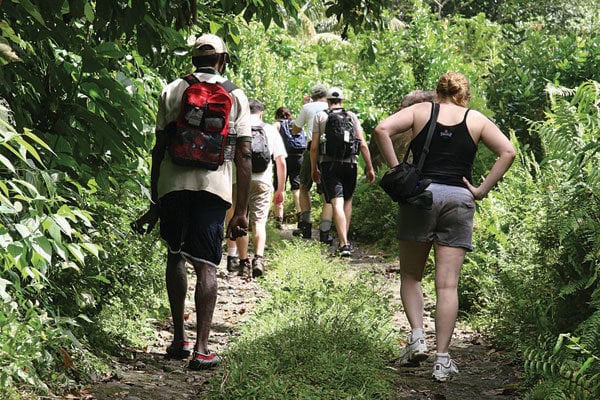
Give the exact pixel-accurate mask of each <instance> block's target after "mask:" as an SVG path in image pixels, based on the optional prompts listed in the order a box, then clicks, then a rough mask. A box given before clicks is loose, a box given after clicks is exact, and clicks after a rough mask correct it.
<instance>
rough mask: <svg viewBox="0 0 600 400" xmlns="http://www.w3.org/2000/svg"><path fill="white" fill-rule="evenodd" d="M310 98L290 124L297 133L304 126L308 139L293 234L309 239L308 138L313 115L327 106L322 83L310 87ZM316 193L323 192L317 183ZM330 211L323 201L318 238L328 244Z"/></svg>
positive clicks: (311, 182)
mask: <svg viewBox="0 0 600 400" xmlns="http://www.w3.org/2000/svg"><path fill="white" fill-rule="evenodd" d="M310 99H311V101H309V102H308V103H305V104H304V105H303V106H302V110H300V114H299V115H298V118H296V121H294V125H292V133H294V134H298V133H299V132H300V131H301V130H302V128H303V127H305V126H306V129H305V132H306V137H307V139H308V143H307V144H306V150H305V151H304V154H303V159H302V165H301V167H300V214H298V229H296V230H294V232H293V234H294V236H302V237H303V238H304V239H310V238H311V237H312V217H311V200H310V189H311V188H312V184H313V180H312V177H311V166H310V140H311V139H312V130H313V121H314V118H315V115H316V114H317V113H318V112H320V111H323V110H325V109H326V108H327V107H328V104H327V88H326V87H325V86H323V85H315V86H313V87H312V88H311V89H310ZM317 193H319V194H322V193H323V190H322V187H321V185H320V184H317ZM332 213H333V211H332V209H331V205H330V204H327V203H326V202H325V201H323V208H322V210H321V224H320V226H319V240H320V241H321V242H322V243H327V244H329V245H331V243H333V238H332V237H331V235H330V231H331V226H332V224H333V214H332Z"/></svg>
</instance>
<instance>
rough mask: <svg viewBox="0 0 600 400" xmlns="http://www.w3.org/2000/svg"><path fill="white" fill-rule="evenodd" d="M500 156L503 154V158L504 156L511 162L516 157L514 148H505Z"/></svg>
mask: <svg viewBox="0 0 600 400" xmlns="http://www.w3.org/2000/svg"><path fill="white" fill-rule="evenodd" d="M502 156H504V158H506V159H507V160H508V161H510V163H511V164H512V162H513V161H514V160H515V158H516V157H517V153H516V152H515V149H514V148H510V149H507V150H505V151H504V152H503V154H502Z"/></svg>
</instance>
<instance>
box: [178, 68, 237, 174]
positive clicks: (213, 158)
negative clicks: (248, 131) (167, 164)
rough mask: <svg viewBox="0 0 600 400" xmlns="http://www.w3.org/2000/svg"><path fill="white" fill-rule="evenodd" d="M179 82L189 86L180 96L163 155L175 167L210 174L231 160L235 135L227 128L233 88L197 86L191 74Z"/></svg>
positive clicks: (196, 79)
mask: <svg viewBox="0 0 600 400" xmlns="http://www.w3.org/2000/svg"><path fill="white" fill-rule="evenodd" d="M182 79H184V80H185V81H186V82H187V83H188V84H189V86H188V87H187V88H186V89H185V91H184V92H183V96H182V98H181V110H180V111H179V115H178V117H177V121H175V126H176V128H175V129H174V132H172V134H171V137H170V142H169V146H168V148H167V151H168V152H169V155H170V156H171V160H172V161H173V163H175V164H178V165H184V166H188V167H200V168H206V169H209V170H211V171H214V170H216V169H217V168H219V165H221V164H223V162H224V161H225V160H232V159H233V155H234V148H235V140H236V134H235V131H234V129H233V128H231V129H230V127H229V114H230V112H231V106H232V104H233V98H232V97H231V94H230V93H231V92H232V91H233V90H235V89H236V88H237V87H236V86H235V85H234V84H233V83H231V82H230V81H225V82H222V83H208V82H200V81H199V80H198V78H196V76H195V75H194V74H189V75H186V76H184V77H183V78H182Z"/></svg>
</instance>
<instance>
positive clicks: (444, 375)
mask: <svg viewBox="0 0 600 400" xmlns="http://www.w3.org/2000/svg"><path fill="white" fill-rule="evenodd" d="M456 374H458V367H457V366H456V363H455V362H454V360H453V359H451V358H449V359H448V364H446V365H444V364H443V363H442V361H441V360H439V359H438V360H436V361H435V363H434V364H433V373H432V374H431V376H433V379H435V380H436V381H438V382H446V381H448V380H450V379H452V375H456Z"/></svg>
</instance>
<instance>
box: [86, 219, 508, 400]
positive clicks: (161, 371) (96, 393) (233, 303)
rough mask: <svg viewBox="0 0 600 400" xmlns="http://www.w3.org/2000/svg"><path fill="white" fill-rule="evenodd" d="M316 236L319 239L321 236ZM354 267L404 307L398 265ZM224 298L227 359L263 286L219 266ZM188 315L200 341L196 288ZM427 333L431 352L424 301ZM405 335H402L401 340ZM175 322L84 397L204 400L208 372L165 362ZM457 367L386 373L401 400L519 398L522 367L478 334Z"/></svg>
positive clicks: (374, 260)
mask: <svg viewBox="0 0 600 400" xmlns="http://www.w3.org/2000/svg"><path fill="white" fill-rule="evenodd" d="M286 228H287V229H285V230H284V232H283V235H284V237H285V236H289V235H290V233H291V228H292V227H291V226H286ZM317 237H318V236H317ZM350 263H351V265H352V266H353V267H354V268H364V269H368V270H371V271H373V273H375V274H378V275H380V276H381V277H382V278H384V279H385V280H386V282H388V283H389V285H390V288H391V290H393V292H394V301H395V302H398V304H400V293H399V276H398V271H397V265H395V264H390V263H385V262H383V261H382V258H381V257H379V256H377V255H371V254H366V253H365V252H363V251H361V249H360V247H359V248H357V250H356V251H355V252H354V254H353V257H352V260H351V261H350ZM218 271H219V272H218V280H219V297H218V301H217V307H216V310H215V315H214V318H213V330H212V333H211V337H210V346H211V349H212V350H213V351H215V352H217V353H221V352H223V351H224V350H225V349H226V347H227V345H228V343H229V342H230V340H231V338H232V337H235V336H236V335H237V328H236V327H237V326H238V325H239V324H240V323H241V322H243V321H244V320H245V319H246V318H247V316H248V315H249V312H250V311H251V310H252V307H253V306H254V304H256V302H257V301H259V299H260V297H261V295H262V294H261V291H260V287H259V286H258V285H257V284H256V282H255V281H252V280H248V279H244V278H240V277H238V276H235V275H229V274H227V271H226V268H225V263H222V264H221V265H220V266H219V270H218ZM194 284H195V279H190V286H191V287H190V290H189V291H188V299H187V305H186V310H187V311H188V312H189V318H188V319H187V320H186V330H187V333H188V338H189V339H190V341H191V342H192V343H193V341H194V339H195V333H194V327H195V309H194V304H193V285H194ZM427 303H428V305H427V307H426V308H427V311H426V323H425V333H426V337H427V341H428V345H429V347H430V349H432V348H434V343H433V341H434V331H433V326H434V324H433V319H432V318H431V314H430V311H431V309H432V305H433V302H432V301H428V302H427ZM394 319H395V322H396V326H397V327H398V329H399V331H400V332H408V331H409V325H408V322H407V321H406V318H405V316H404V313H402V312H398V313H396V315H395V317H394ZM403 336H404V334H403ZM170 340H171V333H170V322H169V321H166V322H164V323H162V324H159V325H157V327H156V340H155V342H154V343H153V345H152V346H151V347H149V348H148V349H146V351H143V352H142V351H137V352H133V353H132V354H131V355H130V357H127V358H122V359H115V360H114V372H113V373H112V374H111V375H109V376H106V377H104V378H103V379H100V380H99V381H98V382H96V383H95V384H94V385H92V386H91V387H90V388H89V390H88V391H87V393H86V394H85V395H83V394H82V396H81V397H80V398H85V399H87V400H91V399H97V400H108V399H111V400H113V399H124V400H146V399H153V400H175V399H195V400H196V399H201V398H202V397H203V394H205V393H206V391H207V384H208V380H209V378H210V376H211V374H212V373H214V372H211V371H202V372H194V371H189V370H188V369H187V361H179V360H170V359H166V358H165V357H164V349H165V348H166V346H167V345H168V344H169V343H170ZM450 351H451V354H452V356H453V357H454V358H455V359H456V361H457V362H458V366H459V369H460V375H458V377H457V378H456V379H455V380H454V381H450V382H448V383H444V384H440V383H434V382H433V381H432V379H431V368H432V364H431V360H428V361H426V362H424V363H421V366H420V367H416V368H406V367H405V368H400V367H398V366H397V365H395V364H394V362H393V361H391V362H390V366H389V368H392V369H394V370H396V371H397V372H398V379H397V382H396V389H397V390H396V392H397V397H396V398H397V399H398V400H401V399H407V400H411V399H412V400H500V399H502V400H514V399H519V398H520V397H519V393H518V391H517V390H516V383H515V382H516V380H517V379H518V374H519V370H520V368H519V365H518V364H517V365H513V363H512V362H511V360H508V359H507V358H506V357H505V356H504V355H503V354H502V353H500V352H497V351H495V350H494V349H492V348H491V347H490V346H489V345H488V344H487V343H486V341H485V340H484V339H483V338H482V337H481V336H480V335H478V334H476V333H474V332H470V331H468V330H466V329H462V328H461V327H458V328H457V329H456V330H455V334H454V338H453V341H452V344H451V348H450Z"/></svg>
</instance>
